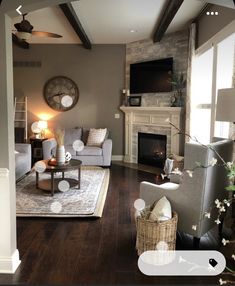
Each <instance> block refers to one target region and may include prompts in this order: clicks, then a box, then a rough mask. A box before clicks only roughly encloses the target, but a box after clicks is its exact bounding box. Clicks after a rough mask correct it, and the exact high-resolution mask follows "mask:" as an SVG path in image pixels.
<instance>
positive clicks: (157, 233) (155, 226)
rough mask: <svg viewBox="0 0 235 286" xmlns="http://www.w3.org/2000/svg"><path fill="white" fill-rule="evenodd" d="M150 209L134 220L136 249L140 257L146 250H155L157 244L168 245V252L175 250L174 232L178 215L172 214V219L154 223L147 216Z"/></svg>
mask: <svg viewBox="0 0 235 286" xmlns="http://www.w3.org/2000/svg"><path fill="white" fill-rule="evenodd" d="M151 209H152V208H146V209H145V210H144V211H142V212H141V215H140V216H138V217H137V218H136V228H137V235H136V249H137V251H138V255H141V254H142V253H143V252H144V251H147V250H156V249H157V244H158V243H159V242H160V241H164V242H166V243H167V244H168V250H174V249H175V242H176V231H177V222H178V215H177V213H176V212H173V214H172V219H170V220H167V221H163V222H155V221H152V220H149V219H148V218H149V215H150V212H151Z"/></svg>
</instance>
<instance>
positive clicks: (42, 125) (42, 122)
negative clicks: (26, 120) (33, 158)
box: [38, 120, 47, 139]
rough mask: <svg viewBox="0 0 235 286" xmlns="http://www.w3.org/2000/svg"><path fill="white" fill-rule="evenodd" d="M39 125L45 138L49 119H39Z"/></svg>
mask: <svg viewBox="0 0 235 286" xmlns="http://www.w3.org/2000/svg"><path fill="white" fill-rule="evenodd" d="M38 127H39V128H40V129H41V139H44V138H45V134H46V129H47V121H46V120H39V121H38Z"/></svg>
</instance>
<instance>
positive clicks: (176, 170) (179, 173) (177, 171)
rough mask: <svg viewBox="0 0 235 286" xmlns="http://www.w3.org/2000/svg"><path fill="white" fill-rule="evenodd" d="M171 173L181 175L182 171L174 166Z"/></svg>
mask: <svg viewBox="0 0 235 286" xmlns="http://www.w3.org/2000/svg"><path fill="white" fill-rule="evenodd" d="M173 173H174V174H177V175H182V172H181V171H180V170H179V168H175V169H174V170H173Z"/></svg>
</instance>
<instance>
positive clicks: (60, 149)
mask: <svg viewBox="0 0 235 286" xmlns="http://www.w3.org/2000/svg"><path fill="white" fill-rule="evenodd" d="M56 162H57V164H58V165H63V164H64V163H65V149H64V145H62V146H57V148H56Z"/></svg>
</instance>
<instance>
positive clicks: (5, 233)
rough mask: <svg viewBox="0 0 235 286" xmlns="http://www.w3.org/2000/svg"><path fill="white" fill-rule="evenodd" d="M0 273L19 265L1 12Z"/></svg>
mask: <svg viewBox="0 0 235 286" xmlns="http://www.w3.org/2000/svg"><path fill="white" fill-rule="evenodd" d="M0 43H1V44H0V62H1V64H0V87H1V88H0V150H1V152H0V154H1V155H0V273H14V272H15V270H16V269H17V267H18V266H19V264H20V260H19V252H18V250H17V248H16V210H15V209H16V200H15V154H14V114H13V65H12V39H11V19H10V18H9V17H8V16H7V15H4V14H3V13H1V12H0Z"/></svg>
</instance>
